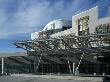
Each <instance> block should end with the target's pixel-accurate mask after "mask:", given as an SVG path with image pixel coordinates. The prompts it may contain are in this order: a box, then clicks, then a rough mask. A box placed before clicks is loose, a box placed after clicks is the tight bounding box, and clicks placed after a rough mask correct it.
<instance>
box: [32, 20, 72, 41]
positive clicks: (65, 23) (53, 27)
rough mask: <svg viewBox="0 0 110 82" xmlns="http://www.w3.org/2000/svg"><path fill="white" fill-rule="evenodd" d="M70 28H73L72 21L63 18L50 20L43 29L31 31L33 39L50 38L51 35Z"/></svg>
mask: <svg viewBox="0 0 110 82" xmlns="http://www.w3.org/2000/svg"><path fill="white" fill-rule="evenodd" d="M69 28H72V21H70V20H62V19H58V20H54V21H51V22H49V23H48V24H47V25H46V26H45V27H44V28H43V30H42V31H40V32H34V33H31V39H32V40H34V39H36V38H49V35H51V34H55V33H58V32H61V31H64V30H67V29H69Z"/></svg>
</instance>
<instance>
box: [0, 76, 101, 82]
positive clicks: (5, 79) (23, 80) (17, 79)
mask: <svg viewBox="0 0 110 82" xmlns="http://www.w3.org/2000/svg"><path fill="white" fill-rule="evenodd" d="M0 82H95V81H89V80H83V81H82V80H73V79H58V78H42V77H23V76H0ZM96 82H102V81H96Z"/></svg>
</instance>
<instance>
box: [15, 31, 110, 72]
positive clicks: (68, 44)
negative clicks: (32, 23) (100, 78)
mask: <svg viewBox="0 0 110 82" xmlns="http://www.w3.org/2000/svg"><path fill="white" fill-rule="evenodd" d="M13 44H14V45H16V47H17V48H22V49H24V50H27V51H28V52H32V51H33V52H35V54H34V55H36V56H38V57H39V60H38V64H37V65H36V64H35V65H36V66H37V67H36V69H38V67H39V64H40V61H41V58H42V56H47V55H49V56H58V57H67V58H68V57H71V56H72V57H74V58H75V59H76V60H78V56H77V55H76V54H78V55H79V56H80V60H79V64H78V67H77V68H79V65H80V63H81V61H82V59H83V58H84V56H85V55H92V54H93V55H94V54H95V55H96V56H97V55H104V54H103V53H105V52H107V53H110V34H109V33H107V34H91V35H84V36H74V35H69V36H63V37H57V38H49V39H36V40H22V41H18V40H17V41H14V42H13ZM68 64H70V63H69V61H68ZM69 68H71V67H70V65H69ZM70 72H71V70H70Z"/></svg>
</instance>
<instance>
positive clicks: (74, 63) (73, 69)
mask: <svg viewBox="0 0 110 82" xmlns="http://www.w3.org/2000/svg"><path fill="white" fill-rule="evenodd" d="M74 74H75V63H73V75H74Z"/></svg>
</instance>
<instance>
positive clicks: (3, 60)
mask: <svg viewBox="0 0 110 82" xmlns="http://www.w3.org/2000/svg"><path fill="white" fill-rule="evenodd" d="M2 74H4V58H2Z"/></svg>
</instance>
